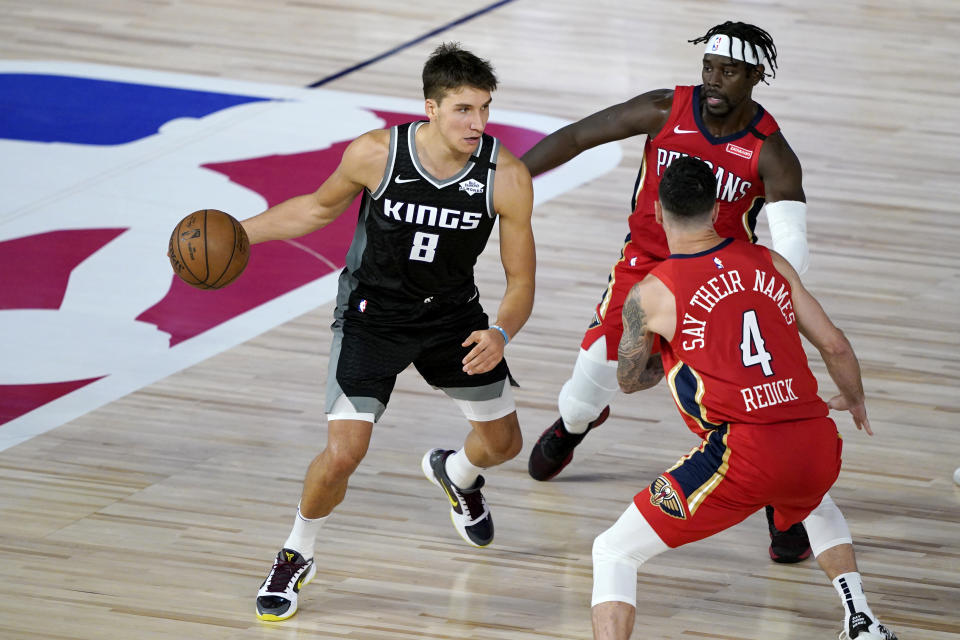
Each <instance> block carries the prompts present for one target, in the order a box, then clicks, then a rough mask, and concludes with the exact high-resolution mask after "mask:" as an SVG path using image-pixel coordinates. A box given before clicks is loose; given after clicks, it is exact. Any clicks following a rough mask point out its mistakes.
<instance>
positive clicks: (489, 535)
mask: <svg viewBox="0 0 960 640" xmlns="http://www.w3.org/2000/svg"><path fill="white" fill-rule="evenodd" d="M453 453H454V452H453V451H449V450H445V449H431V450H430V451H427V452H426V453H425V454H424V456H423V460H421V462H420V467H421V468H422V469H423V475H425V476H427V480H429V481H430V482H432V483H433V484H435V485H437V486H438V487H440V488H441V489H443V492H444V493H445V494H447V500H449V501H450V519H451V520H452V521H453V526H454V528H456V530H457V533H459V534H460V537H462V538H463V539H464V540H466V541H467V542H469V543H470V544H472V545H473V546H475V547H485V546H487V545H489V544H490V543H491V542H493V518H492V517H491V516H490V509H488V508H487V501H486V500H484V499H483V494H482V493H480V488H481V487H482V486H483V476H480V477H478V478H477V481H476V482H475V483H474V484H473V486H472V487H471V488H469V489H461V488H460V487H458V486H457V485H455V484H453V483H452V482H450V478H449V477H448V476H447V468H446V463H447V458H449V457H450V455H451V454H453Z"/></svg>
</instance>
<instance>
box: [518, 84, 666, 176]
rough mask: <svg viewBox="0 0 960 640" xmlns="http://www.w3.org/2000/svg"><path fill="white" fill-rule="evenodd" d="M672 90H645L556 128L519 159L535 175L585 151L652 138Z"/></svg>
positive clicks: (657, 128)
mask: <svg viewBox="0 0 960 640" xmlns="http://www.w3.org/2000/svg"><path fill="white" fill-rule="evenodd" d="M672 103H673V90H672V89H657V90H655V91H649V92H647V93H644V94H641V95H639V96H636V97H635V98H632V99H630V100H627V101H626V102H623V103H621V104H616V105H613V106H612V107H607V108H606V109H604V110H602V111H598V112H597V113H594V114H592V115H589V116H587V117H586V118H583V119H582V120H579V121H577V122H574V123H573V124H569V125H567V126H565V127H562V128H560V129H557V130H556V131H554V132H553V133H551V134H550V135H548V136H547V137H546V138H544V139H543V140H541V141H540V142H538V143H537V144H536V145H535V146H534V147H533V148H532V149H530V150H529V151H527V152H526V153H525V154H523V157H522V158H521V160H522V161H523V163H524V164H525V165H527V168H528V169H529V170H530V174H531V175H533V176H538V175H540V174H541V173H543V172H544V171H549V170H550V169H553V168H554V167H558V166H560V165H561V164H563V163H565V162H567V161H569V160H571V159H573V158H574V157H576V156H578V155H580V154H581V153H583V152H584V151H586V150H587V149H592V148H593V147H596V146H597V145H601V144H604V143H606V142H613V141H614V140H623V139H624V138H629V137H631V136H636V135H640V134H643V133H645V134H648V135H656V133H657V132H658V131H660V129H661V127H663V124H664V123H665V122H666V121H667V117H668V116H669V114H670V106H671V104H672Z"/></svg>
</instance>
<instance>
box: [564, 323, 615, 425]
mask: <svg viewBox="0 0 960 640" xmlns="http://www.w3.org/2000/svg"><path fill="white" fill-rule="evenodd" d="M619 388H620V387H619V385H618V384H617V363H616V362H612V361H609V360H607V344H606V338H600V339H599V340H597V341H596V342H594V343H593V344H592V345H590V348H589V349H586V350H584V349H580V353H579V354H578V355H577V362H576V364H574V365H573V375H572V376H571V377H570V379H569V380H567V381H566V382H565V383H564V385H563V388H562V389H560V396H559V398H558V405H559V407H560V416H561V417H562V418H563V422H564V424H565V425H566V426H567V430H568V431H570V432H571V433H583V431H584V430H585V429H586V428H587V424H589V423H590V422H591V421H592V420H594V419H595V418H596V417H597V416H598V415H600V412H601V411H603V408H604V407H605V406H607V405H608V404H610V401H611V400H613V397H614V396H615V395H617V391H618V390H619Z"/></svg>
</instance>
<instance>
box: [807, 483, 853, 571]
mask: <svg viewBox="0 0 960 640" xmlns="http://www.w3.org/2000/svg"><path fill="white" fill-rule="evenodd" d="M803 526H804V527H806V528H807V537H808V538H810V549H811V550H812V551H813V555H814V556H818V555H820V554H821V553H823V552H824V551H826V550H827V549H830V548H832V547H835V546H837V545H838V544H853V538H852V537H851V536H850V527H848V526H847V520H846V518H844V517H843V514H842V513H840V508H839V507H837V505H836V503H834V501H833V498H831V497H830V494H829V493H827V494H824V496H823V500H821V501H820V505H819V506H818V507H817V508H816V509H814V510H813V511H811V512H810V515H808V516H807V517H806V518H805V519H804V520H803Z"/></svg>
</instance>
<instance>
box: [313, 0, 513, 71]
mask: <svg viewBox="0 0 960 640" xmlns="http://www.w3.org/2000/svg"><path fill="white" fill-rule="evenodd" d="M513 1H514V0H500V2H494V3H493V4H491V5H489V6H486V7H484V8H483V9H478V10H477V11H474V12H473V13H468V14H467V15H465V16H463V17H462V18H457V19H456V20H454V21H453V22H448V23H447V24H445V25H443V26H441V27H437V28H436V29H434V30H433V31H430V32H428V33H425V34H423V35H422V36H419V37H417V38H414V39H413V40H410V41H409V42H404V43H403V44H401V45H399V46H397V47H394V48H393V49H390V50H389V51H387V52H385V53H381V54H380V55H378V56H375V57H373V58H370V59H369V60H365V61H363V62H361V63H359V64H355V65H353V66H352V67H349V68H347V69H344V70H343V71H339V72H337V73H335V74H333V75H332V76H327V77H326V78H323V79H322V80H317V81H316V82H314V83H313V84H308V85H307V88H308V89H316V88H317V87H322V86H323V85H325V84H327V83H328V82H333V81H334V80H336V79H337V78H342V77H343V76H345V75H347V74H350V73H353V72H354V71H357V70H359V69H363V68H364V67H366V66H369V65H371V64H373V63H374V62H379V61H380V60H383V59H384V58H388V57H390V56H392V55H393V54H395V53H398V52H400V51H403V50H404V49H406V48H408V47H412V46H413V45H415V44H417V43H418V42H423V41H424V40H426V39H427V38H432V37H433V36H435V35H437V34H438V33H443V32H444V31H446V30H447V29H450V28H452V27H455V26H457V25H460V24H463V23H464V22H469V21H470V20H473V19H474V18H476V17H479V16H482V15H483V14H485V13H489V12H491V11H493V10H494V9H497V8H499V7H502V6H503V5H505V4H510V3H511V2H513Z"/></svg>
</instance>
